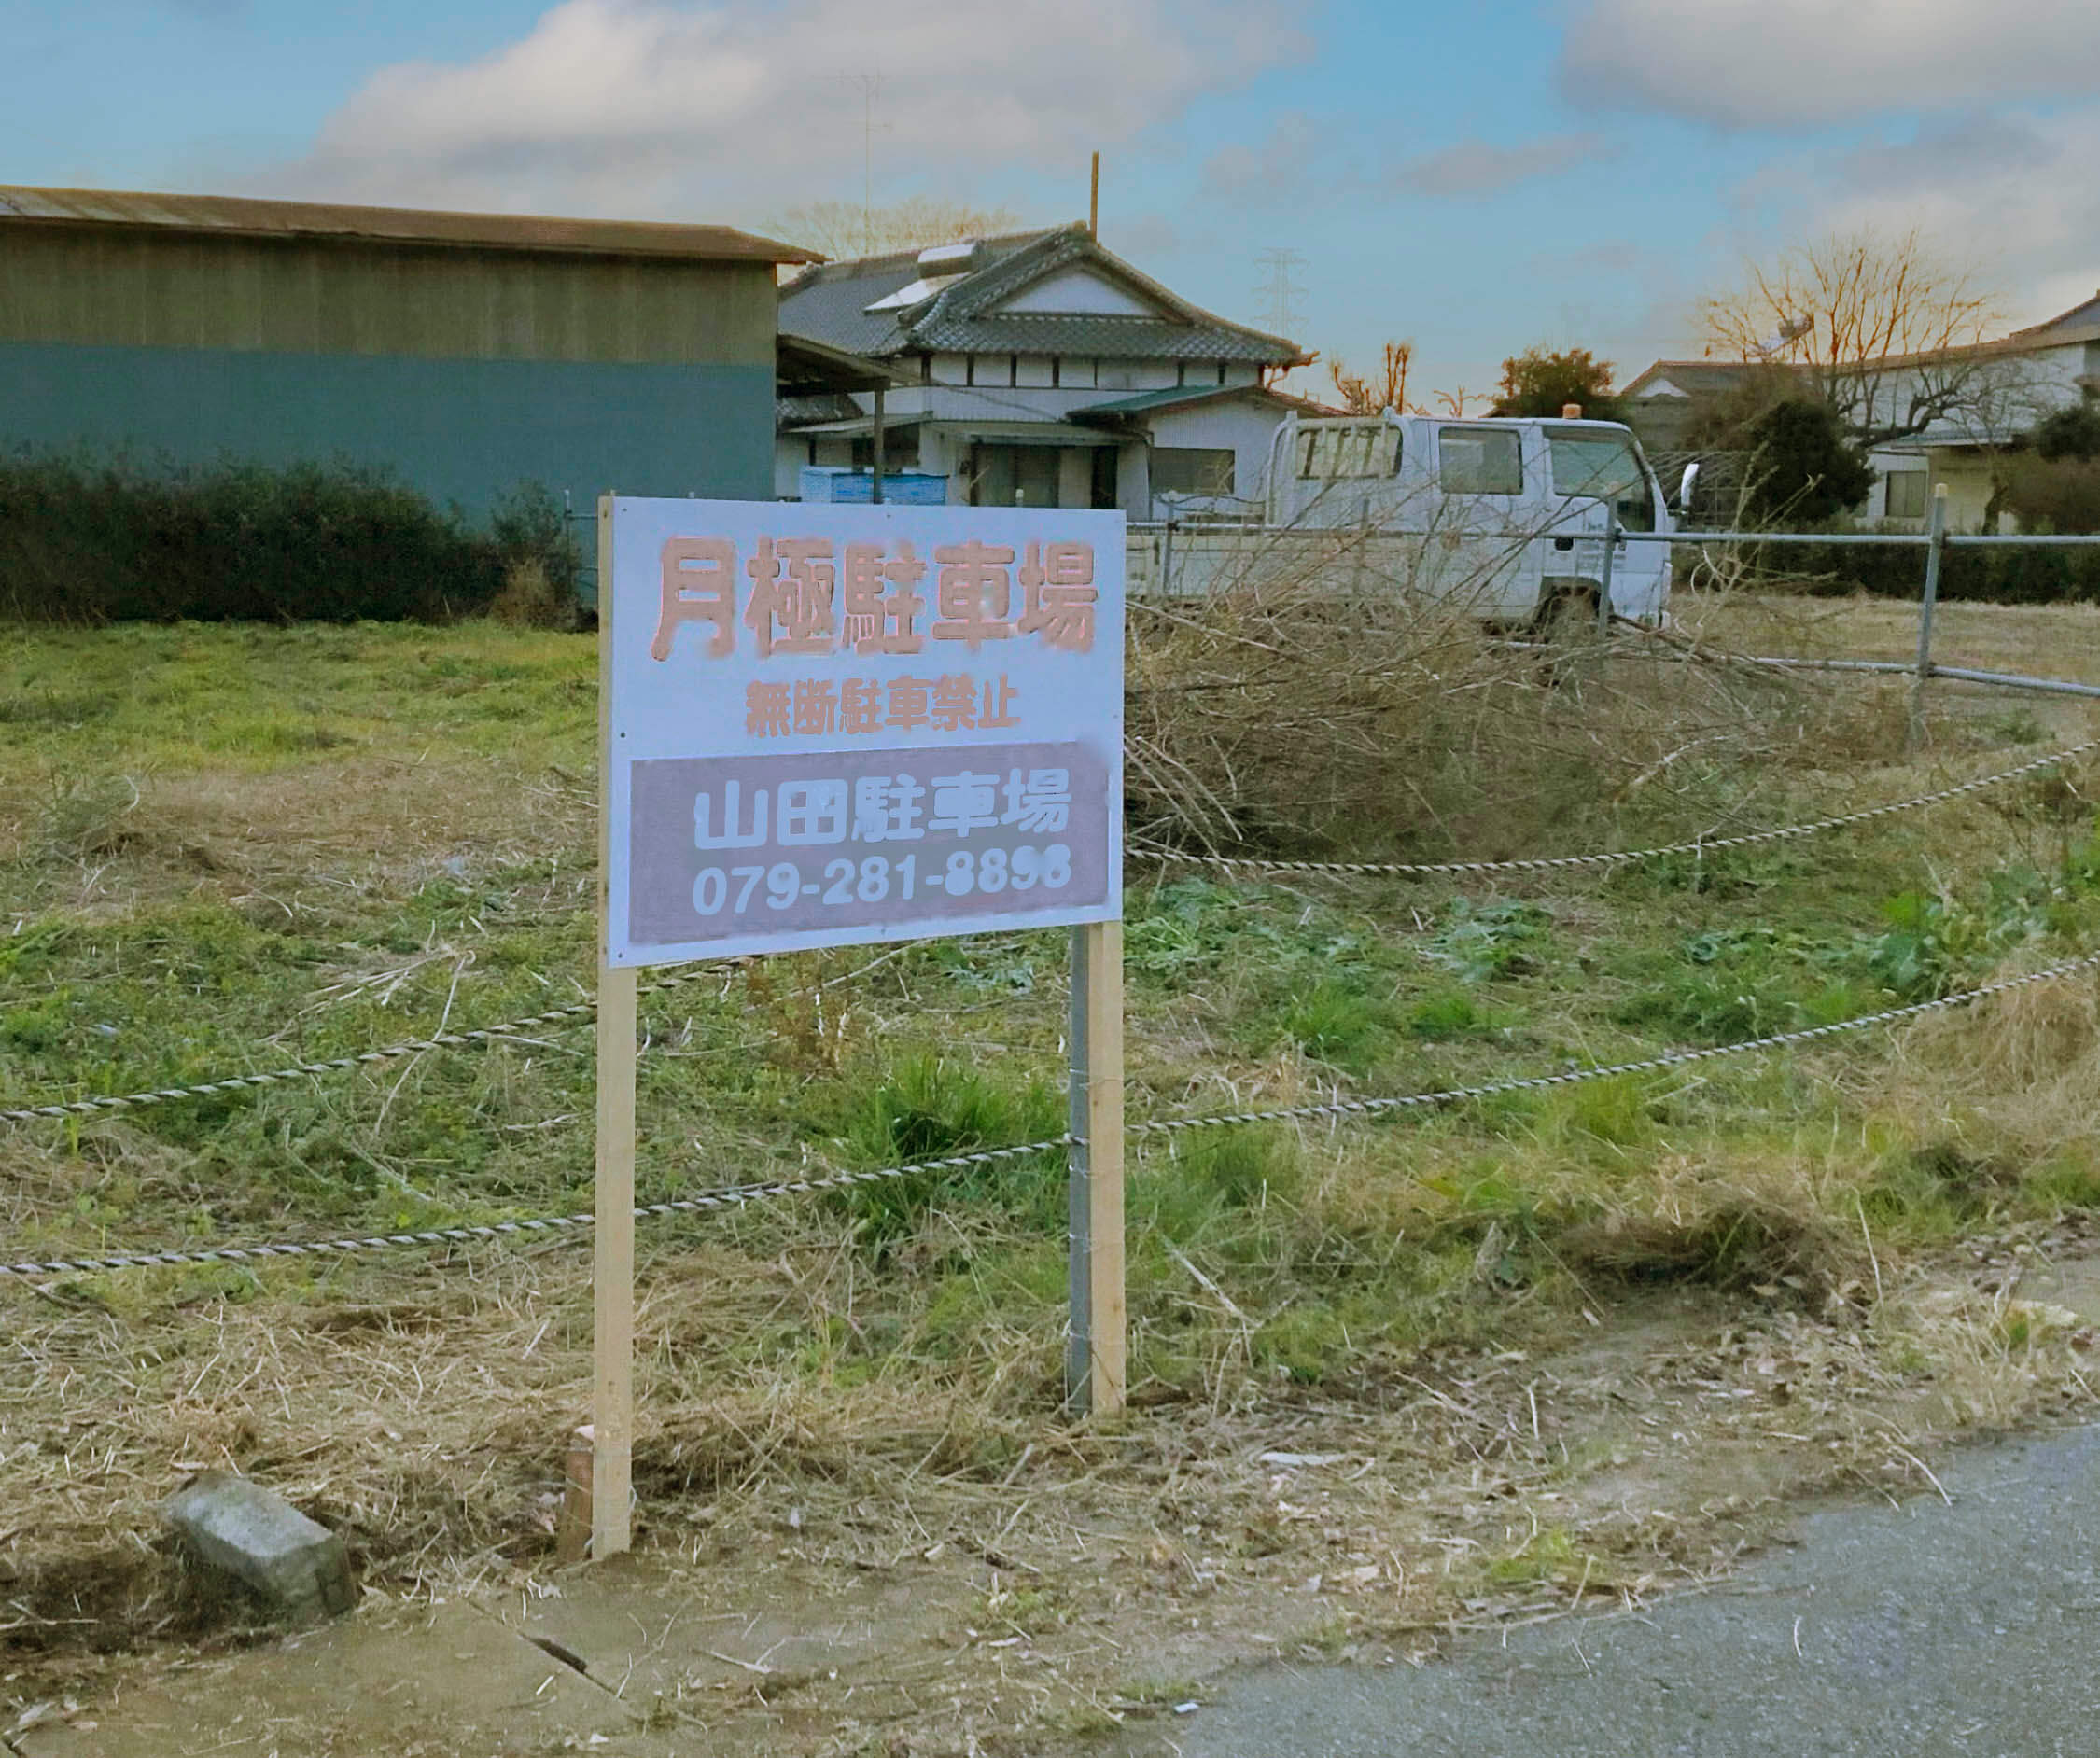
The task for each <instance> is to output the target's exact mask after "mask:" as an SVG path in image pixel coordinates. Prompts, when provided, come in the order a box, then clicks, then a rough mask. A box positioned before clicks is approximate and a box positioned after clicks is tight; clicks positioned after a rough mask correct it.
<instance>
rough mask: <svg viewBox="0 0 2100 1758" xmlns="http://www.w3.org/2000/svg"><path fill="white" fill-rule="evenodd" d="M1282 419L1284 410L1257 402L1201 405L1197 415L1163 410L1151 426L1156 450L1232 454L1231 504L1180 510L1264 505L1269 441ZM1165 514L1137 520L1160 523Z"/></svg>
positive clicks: (1194, 411) (1194, 503)
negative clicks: (1200, 449)
mask: <svg viewBox="0 0 2100 1758" xmlns="http://www.w3.org/2000/svg"><path fill="white" fill-rule="evenodd" d="M1282 419H1283V412H1282V411H1281V409H1279V408H1277V407H1276V405H1275V404H1273V403H1269V402H1266V401H1264V400H1262V399H1260V398H1234V399H1232V400H1229V401H1219V402H1215V403H1199V404H1197V406H1196V407H1195V408H1194V409H1184V410H1164V411H1162V412H1160V413H1159V414H1157V415H1155V417H1154V418H1153V421H1152V439H1153V443H1154V444H1155V445H1161V446H1219V447H1225V448H1227V449H1229V450H1230V451H1231V452H1232V453H1233V466H1232V499H1231V500H1230V501H1218V502H1209V501H1184V502H1180V503H1178V505H1182V506H1195V507H1213V508H1214V509H1216V510H1220V511H1225V510H1237V506H1236V503H1238V502H1241V501H1250V502H1258V501H1260V500H1261V499H1262V497H1263V496H1264V495H1265V494H1266V493H1267V472H1268V447H1269V441H1270V440H1271V439H1274V438H1275V435H1276V428H1277V424H1278V423H1280V422H1281V420H1282ZM1165 512H1166V509H1165V508H1161V509H1159V511H1158V512H1157V513H1153V512H1145V513H1141V514H1136V515H1133V516H1134V517H1140V518H1155V517H1163V516H1164V514H1165Z"/></svg>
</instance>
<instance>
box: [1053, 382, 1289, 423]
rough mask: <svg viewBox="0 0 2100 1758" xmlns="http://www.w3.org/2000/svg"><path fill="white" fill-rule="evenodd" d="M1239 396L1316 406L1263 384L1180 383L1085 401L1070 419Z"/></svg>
mask: <svg viewBox="0 0 2100 1758" xmlns="http://www.w3.org/2000/svg"><path fill="white" fill-rule="evenodd" d="M1242 397H1253V398H1261V399H1262V400H1264V401H1266V402H1271V403H1281V404H1283V405H1285V406H1286V407H1289V408H1292V409H1295V410H1298V411H1300V412H1307V413H1309V412H1313V411H1315V410H1316V409H1318V405H1316V404H1312V403H1308V402H1306V401H1305V400H1304V399H1303V398H1296V397H1291V396H1287V395H1286V394H1285V393H1283V392H1281V391H1275V390H1271V389H1270V388H1269V387H1268V386H1267V385H1266V384H1181V385H1170V386H1168V387H1166V388H1164V389H1161V390H1156V391H1140V392H1138V393H1137V394H1136V395H1135V396H1131V397H1118V398H1113V399H1112V400H1111V401H1109V402H1105V403H1088V404H1086V405H1085V407H1084V408H1082V409H1075V410H1073V411H1072V412H1071V419H1072V420H1073V421H1087V422H1091V421H1117V420H1123V419H1126V418H1128V417H1130V416H1135V415H1147V414H1154V413H1156V412H1158V411H1160V410H1164V409H1191V408H1194V407H1195V406H1196V405H1197V404H1199V403H1216V402H1223V401H1226V400H1229V399H1231V398H1242ZM1321 412H1322V413H1324V411H1321Z"/></svg>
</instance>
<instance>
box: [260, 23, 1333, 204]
mask: <svg viewBox="0 0 2100 1758" xmlns="http://www.w3.org/2000/svg"><path fill="white" fill-rule="evenodd" d="M1308 51H1309V43H1308V41H1307V39H1306V38H1305V37H1304V36H1303V35H1302V34H1301V33H1300V31H1299V30H1298V29H1297V28H1296V26H1295V24H1293V23H1292V22H1291V14H1290V13H1289V12H1288V11H1287V10H1286V8H1285V7H1283V6H1282V5H1281V4H1280V3H1279V0H1005V3H1004V4H1003V5H1001V7H997V8H991V7H986V8H983V9H981V10H975V11H972V10H968V9H959V8H958V7H955V6H954V5H953V4H952V0H886V3H885V4H884V5H881V6H870V5H867V4H865V3H864V0H791V4H789V5H785V6H781V5H774V4H767V3H766V0H713V3H712V4H698V5H696V4H665V3H662V0H564V3H563V4H561V5H559V6H556V7H553V9H552V10H551V11H549V12H547V13H546V14H545V15H544V16H542V17H541V18H540V19H539V22H538V23H537V24H536V25H535V26H534V27H533V29H532V31H531V32H530V33H529V34H528V35H526V36H525V37H524V38H522V39H521V40H519V41H518V42H515V43H513V44H511V45H510V46H509V47H507V48H504V49H499V50H497V51H496V52H495V53H492V54H490V55H487V56H484V57H483V58H482V59H481V60H479V61H475V62H471V63H467V64H465V65H440V64H436V63H427V62H407V63H400V64H399V65H397V66H393V67H389V68H386V69H385V70H383V71H382V72H380V73H379V74H377V75H375V76H374V77H372V78H371V79H370V80H368V81H367V82H366V84H365V85H364V87H363V88H362V89H361V90H360V91H357V93H356V94H355V95H354V96H353V97H352V98H351V99H350V100H349V102H348V103H346V104H345V105H343V107H342V109H340V110H339V111H338V112H337V113H336V114H335V115H334V116H333V117H331V118H330V119H329V121H328V122H327V124H326V125H325V126H324V127H323V129H322V131H321V133H320V135H319V137H318V139H317V140H316V142H315V146H314V149H313V151H312V152H311V153H310V154H308V155H307V156H306V157H305V158H304V159H302V160H299V161H297V162H295V163H293V164H291V165H287V166H285V167H282V168H280V169H279V170H278V171H277V172H276V173H274V174H273V176H272V178H271V182H272V183H273V185H274V186H275V187H277V188H283V189H286V190H287V191H294V192H297V193H299V194H302V195H306V196H310V197H315V198H329V197H332V198H336V199H343V200H368V201H386V202H424V203H429V204H433V205H452V206H463V207H489V208H497V209H531V210H536V211H540V212H551V211H569V212H581V213H599V214H612V213H618V214H623V215H631V216H645V215H651V214H655V215H664V216H678V217H682V218H695V219H723V218H729V219H736V218H741V219H745V220H749V219H751V218H753V217H755V216H761V215H763V214H764V213H766V212H767V211H769V210H772V209H776V208H777V207H779V206H780V205H782V204H785V203H792V202H805V201H812V200H824V199H828V198H834V197H844V196H847V195H849V194H851V193H853V192H855V191H857V190H858V189H859V188H860V184H861V161H862V150H863V144H864V139H865V136H864V133H863V107H862V106H863V88H862V85H861V83H860V82H859V80H858V78H857V76H863V75H867V74H875V75H878V76H879V78H880V83H879V87H878V88H877V90H876V93H875V105H874V116H873V120H874V124H875V135H874V155H875V168H876V174H877V177H878V181H882V182H887V183H889V185H890V186H891V187H892V188H894V187H895V185H896V184H897V183H898V182H899V181H910V182H914V183H917V184H921V185H931V186H932V187H934V188H969V187H971V186H972V185H973V183H975V182H976V181H977V180H978V179H979V178H980V177H981V176H982V174H985V173H986V172H996V171H998V170H999V169H1001V167H1008V166H1014V165H1027V166H1029V167H1042V166H1043V165H1045V164H1047V165H1051V166H1062V165H1065V164H1071V163H1083V162H1084V154H1085V151H1086V150H1087V149H1088V148H1089V147H1107V146H1116V145H1118V144H1121V143H1125V142H1127V141H1129V140H1131V139H1132V138H1133V137H1135V136H1136V135H1137V134H1139V133H1141V131H1143V130H1144V129H1145V128H1147V127H1148V126H1150V125H1151V124H1153V123H1155V122H1158V121H1161V120H1163V119H1169V118H1171V117H1172V116H1174V115H1175V114H1176V113H1177V112H1179V111H1180V110H1182V109H1183V108H1184V107H1185V106H1186V105H1187V104H1188V103H1189V102H1190V101H1191V100H1192V99H1194V98H1196V97H1197V96H1198V95H1200V94H1202V93H1204V92H1207V91H1216V90H1220V89H1223V88H1228V87H1230V86H1232V85H1234V84H1236V83H1238V82H1240V81H1242V80H1244V79H1247V78H1249V77H1253V75H1255V74H1257V73H1259V72H1261V71H1262V70H1264V69H1265V68H1267V67H1270V66H1273V65H1277V64H1280V63H1285V62H1288V61H1293V60H1296V59H1299V58H1301V57H1302V56H1304V55H1305V54H1306V53H1307V52H1308Z"/></svg>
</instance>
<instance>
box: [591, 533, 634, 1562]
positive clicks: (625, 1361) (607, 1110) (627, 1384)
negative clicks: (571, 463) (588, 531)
mask: <svg viewBox="0 0 2100 1758" xmlns="http://www.w3.org/2000/svg"><path fill="white" fill-rule="evenodd" d="M611 577H612V496H611V495H606V496H605V497H604V498H602V499H601V500H600V501H599V502H598V1045H597V1049H598V1137H597V1177H596V1183H595V1210H596V1215H597V1225H596V1228H595V1239H596V1248H595V1252H594V1255H593V1258H592V1286H591V1320H592V1324H591V1339H592V1361H593V1376H594V1380H595V1385H594V1388H593V1391H592V1397H591V1429H592V1443H591V1555H592V1556H600V1557H602V1556H618V1555H619V1554H620V1553H621V1552H622V1551H623V1550H625V1549H626V1548H627V1546H628V1543H629V1542H630V1529H629V1525H628V1508H629V1504H630V1502H631V1501H632V1500H633V1498H632V1495H631V1494H630V1490H629V1486H630V1484H631V1483H632V1481H633V1477H634V1450H635V1030H636V1018H635V1014H636V994H635V992H636V988H637V977H636V973H635V968H634V967H633V966H632V965H616V964H614V963H613V962H612V959H611V948H610V945H609V941H608V939H607V924H608V923H609V921H610V920H611V919H612V918H611V913H610V911H609V909H608V907H607V905H608V900H609V885H610V875H611V873H612V872H613V867H614V862H613V858H612V813H611V798H612V791H611V789H610V788H608V787H607V786H606V776H607V775H608V774H610V773H611V768H612V747H613V728H612V652H613V647H612V619H613V594H612V593H611V592H610V591H609V590H608V585H607V582H608V581H609V580H610V579H611Z"/></svg>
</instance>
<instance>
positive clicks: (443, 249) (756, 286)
mask: <svg viewBox="0 0 2100 1758" xmlns="http://www.w3.org/2000/svg"><path fill="white" fill-rule="evenodd" d="M815 260H817V258H814V257H813V256H812V255H811V254H810V253H808V252H806V251H803V250H798V249H796V248H794V247H793V246H791V245H788V244H775V243H773V242H771V241H769V240H766V239H763V238H754V237H751V236H749V235H748V234H746V233H743V232H738V231H733V230H729V229H728V228H726V227H719V226H680V225H664V224H654V223H644V222H637V221H604V220H574V219H547V218H535V217H526V216H514V215H489V214H438V213H421V212H415V211H412V210H406V209H397V208H375V207H340V206H316V205H313V204H310V203H305V202H258V201H245V200H236V199H232V198H229V197H222V196H194V195H140V194H126V193H120V192H117V191H105V190H87V189H40V188H15V187H7V186H0V449H7V450H17V451H19V450H23V449H26V450H29V451H32V452H65V453H73V454H75V455H80V454H83V453H85V454H86V455H89V456H91V457H98V458H100V457H108V456H124V457H128V458H130V459H132V460H133V461H134V462H136V463H138V464H141V465H145V466H148V467H152V466H158V465H161V464H168V465H174V466H184V465H201V464H210V463H216V462H218V461H221V460H234V461H239V462H243V463H253V464H260V465H265V466H282V465H287V464H293V463H318V464H327V463H331V462H339V461H340V462H345V463H349V464H353V465H357V466H363V467H385V468H387V469H389V470H391V471H392V472H393V473H394V474H395V475H396V476H397V477H398V478H399V480H400V481H403V482H405V483H406V484H407V485H409V486H410V487H412V488H414V489H416V490H418V491H420V492H422V493H423V494H426V495H429V496H430V497H431V498H432V499H434V500H436V501H438V502H440V503H441V504H442V503H448V502H451V503H457V504H458V505H459V506H460V507H462V508H463V509H466V510H467V511H469V513H480V512H482V511H484V510H485V509H487V508H488V507H489V506H490V505H491V504H492V503H493V502H494V501H496V500H497V498H498V497H500V496H501V495H504V494H506V493H508V492H510V491H511V490H513V489H514V488H516V487H517V486H518V485H520V484H522V483H528V482H531V483H538V484H540V485H541V486H543V487H545V488H547V489H549V490H551V491H553V493H554V494H555V495H561V494H563V493H564V492H565V491H566V492H567V493H568V494H569V495H572V496H573V498H574V500H575V503H576V505H577V506H578V507H579V508H582V507H587V506H588V505H589V504H590V503H591V500H592V497H593V496H595V495H597V494H598V493H599V492H600V491H602V490H604V489H606V488H615V489H618V490H619V491H620V492H621V493H623V494H634V495H706V496H721V497H725V498H740V499H742V498H749V499H763V498H767V497H770V495H771V494H772V492H773V469H774V464H773V447H774V422H773V412H774V398H775V367H774V336H775V329H776V306H777V292H776V285H777V274H776V267H777V265H778V264H781V263H806V262H812V261H815Z"/></svg>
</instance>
